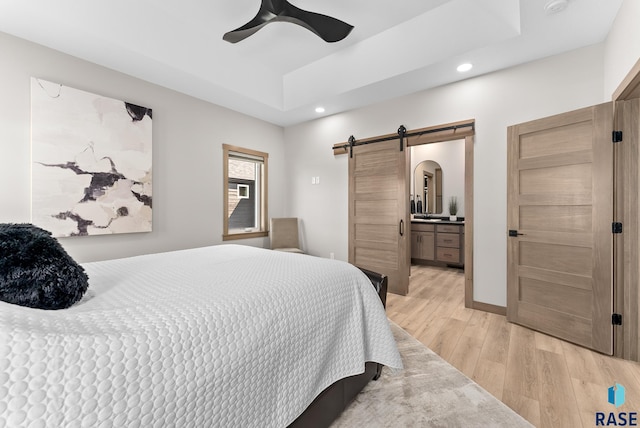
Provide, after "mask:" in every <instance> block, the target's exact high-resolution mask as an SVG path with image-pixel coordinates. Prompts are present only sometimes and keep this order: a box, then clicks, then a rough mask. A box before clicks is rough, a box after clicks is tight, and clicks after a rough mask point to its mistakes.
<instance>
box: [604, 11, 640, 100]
mask: <svg viewBox="0 0 640 428" xmlns="http://www.w3.org/2000/svg"><path fill="white" fill-rule="evenodd" d="M639 19H640V1H638V0H624V1H623V2H622V6H621V7H620V10H619V11H618V15H617V16H616V19H615V21H614V23H613V26H612V27H611V31H610V32H609V35H608V36H607V40H606V41H605V55H604V97H605V99H607V100H610V99H611V95H612V94H613V92H614V91H615V90H616V89H617V88H618V86H619V85H620V83H621V82H622V80H623V79H624V78H625V77H626V75H627V74H628V73H629V71H631V68H633V66H634V65H635V63H636V62H637V61H638V59H639V58H640V25H638V20H639Z"/></svg>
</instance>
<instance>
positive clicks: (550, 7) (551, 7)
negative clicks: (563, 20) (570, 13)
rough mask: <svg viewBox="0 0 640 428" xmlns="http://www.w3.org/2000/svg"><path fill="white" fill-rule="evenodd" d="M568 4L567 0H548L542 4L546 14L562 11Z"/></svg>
mask: <svg viewBox="0 0 640 428" xmlns="http://www.w3.org/2000/svg"><path fill="white" fill-rule="evenodd" d="M567 6H569V2H568V1H567V0H549V1H548V2H547V3H546V4H545V5H544V11H545V13H546V14H547V15H552V14H554V13H558V12H562V11H563V10H565V9H566V8H567Z"/></svg>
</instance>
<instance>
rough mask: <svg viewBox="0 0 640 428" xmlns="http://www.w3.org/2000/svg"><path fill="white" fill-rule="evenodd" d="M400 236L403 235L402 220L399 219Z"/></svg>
mask: <svg viewBox="0 0 640 428" xmlns="http://www.w3.org/2000/svg"><path fill="white" fill-rule="evenodd" d="M400 236H404V220H400Z"/></svg>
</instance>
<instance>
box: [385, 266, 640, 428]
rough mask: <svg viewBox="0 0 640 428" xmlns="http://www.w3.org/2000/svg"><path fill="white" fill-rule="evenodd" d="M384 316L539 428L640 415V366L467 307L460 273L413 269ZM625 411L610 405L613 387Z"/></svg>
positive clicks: (389, 299) (391, 298)
mask: <svg viewBox="0 0 640 428" xmlns="http://www.w3.org/2000/svg"><path fill="white" fill-rule="evenodd" d="M387 315H388V316H389V318H390V319H391V320H393V321H394V322H395V323H396V324H398V325H399V326H401V327H402V328H404V329H405V330H406V331H408V332H409V333H410V334H411V335H412V336H414V337H415V338H416V339H418V340H420V341H421V342H422V343H423V344H425V345H426V346H428V347H429V348H430V349H432V350H433V351H435V352H436V353H438V355H440V356H441V357H442V358H444V359H445V360H446V361H448V362H449V363H450V364H452V365H454V366H455V367H457V368H458V370H460V371H462V372H463V373H464V374H466V375H467V376H468V377H470V378H471V379H473V380H475V381H476V382H477V383H478V384H480V385H481V386H482V387H483V388H485V389H486V390H487V391H489V392H490V393H491V394H493V395H494V396H495V397H497V398H498V399H500V400H501V401H502V402H503V403H505V404H506V405H507V406H509V407H511V408H512V409H513V410H514V411H516V412H517V413H519V414H520V415H522V416H523V417H524V418H525V419H527V420H528V421H529V422H531V423H532V424H533V425H535V426H538V427H553V428H559V427H562V428H571V427H593V426H595V414H596V412H605V413H606V414H607V416H608V414H609V412H616V413H617V412H640V364H638V363H634V362H629V361H624V360H621V359H618V358H613V357H608V356H605V355H602V354H599V353H597V352H593V351H590V350H588V349H584V348H581V347H579V346H576V345H572V344H570V343H567V342H563V341H561V340H559V339H556V338H553V337H550V336H547V335H544V334H541V333H538V332H535V331H532V330H529V329H527V328H524V327H521V326H518V325H515V324H510V323H508V322H507V321H506V318H505V317H504V316H501V315H495V314H491V313H488V312H482V311H477V310H473V309H466V308H465V307H464V273H463V272H462V271H461V270H458V269H452V268H437V267H425V266H412V270H411V281H410V288H409V294H408V295H407V296H398V295H395V294H389V295H388V297H387ZM616 382H617V383H619V384H621V385H623V386H625V388H626V403H625V404H624V405H622V406H620V407H619V408H617V409H616V408H615V407H614V406H613V405H611V404H609V403H608V402H607V390H608V388H609V387H610V386H611V385H613V384H614V383H616Z"/></svg>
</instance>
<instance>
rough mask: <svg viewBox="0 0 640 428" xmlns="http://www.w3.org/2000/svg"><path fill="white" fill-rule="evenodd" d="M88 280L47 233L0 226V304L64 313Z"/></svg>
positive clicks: (31, 227)
mask: <svg viewBox="0 0 640 428" xmlns="http://www.w3.org/2000/svg"><path fill="white" fill-rule="evenodd" d="M88 285H89V279H88V277H87V274H86V273H85V272H84V269H83V268H82V266H80V265H79V264H77V263H76V262H75V261H74V260H73V259H72V258H71V257H70V256H69V255H68V254H67V252H66V251H65V250H64V249H63V248H62V246H61V245H60V243H59V242H58V241H57V240H56V239H55V238H54V237H52V236H51V233H50V232H47V231H46V230H43V229H40V228H39V227H36V226H34V225H32V224H2V223H0V300H3V301H5V302H8V303H14V304H16V305H21V306H28V307H31V308H38V309H65V308H68V307H69V306H71V305H73V304H74V303H76V302H77V301H78V300H80V299H81V298H82V295H83V294H84V293H85V291H87V287H88Z"/></svg>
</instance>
